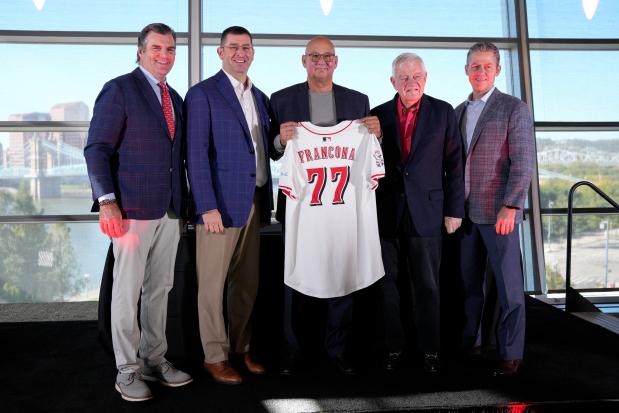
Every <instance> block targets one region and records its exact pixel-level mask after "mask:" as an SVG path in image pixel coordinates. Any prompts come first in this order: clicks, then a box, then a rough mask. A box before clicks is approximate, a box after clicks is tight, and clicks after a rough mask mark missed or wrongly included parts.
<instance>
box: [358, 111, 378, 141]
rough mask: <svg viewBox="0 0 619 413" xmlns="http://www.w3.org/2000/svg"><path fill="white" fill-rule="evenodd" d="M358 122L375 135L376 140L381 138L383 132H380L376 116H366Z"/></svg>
mask: <svg viewBox="0 0 619 413" xmlns="http://www.w3.org/2000/svg"><path fill="white" fill-rule="evenodd" d="M359 122H361V123H363V124H364V125H365V127H366V128H368V131H369V132H370V133H371V134H373V135H375V136H376V137H377V138H378V139H381V138H382V137H383V131H381V130H380V122H379V120H378V117H377V116H366V117H365V118H361V119H359Z"/></svg>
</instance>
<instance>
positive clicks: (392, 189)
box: [371, 94, 464, 238]
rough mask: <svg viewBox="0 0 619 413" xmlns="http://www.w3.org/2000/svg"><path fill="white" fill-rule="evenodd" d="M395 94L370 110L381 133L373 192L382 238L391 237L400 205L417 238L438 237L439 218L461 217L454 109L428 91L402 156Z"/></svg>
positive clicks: (461, 187) (458, 142) (461, 190)
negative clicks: (381, 172) (380, 167)
mask: <svg viewBox="0 0 619 413" xmlns="http://www.w3.org/2000/svg"><path fill="white" fill-rule="evenodd" d="M397 99H399V97H398V95H397V94H396V95H395V97H394V98H393V99H392V100H390V101H388V102H385V103H383V104H382V105H380V106H378V107H376V108H374V109H372V111H371V114H372V115H375V116H378V119H379V120H380V126H381V129H382V131H383V138H382V141H381V146H382V148H383V157H384V159H385V177H384V178H383V179H381V180H380V185H378V189H377V190H376V208H377V213H378V229H379V232H380V235H381V237H389V238H391V237H395V236H396V235H397V232H398V226H399V225H400V221H401V218H402V213H403V211H404V206H405V205H407V206H408V211H409V213H410V216H411V219H412V221H413V224H414V225H415V229H416V230H417V232H418V233H419V235H420V236H422V237H436V236H440V235H441V233H442V232H441V230H442V227H443V217H444V216H450V217H455V218H462V217H464V178H463V176H462V152H461V151H462V149H461V140H460V129H459V128H458V125H457V123H456V116H455V112H454V109H453V108H452V107H451V105H450V104H449V103H447V102H444V101H442V100H439V99H435V98H433V97H431V96H428V95H423V96H422V98H421V106H420V107H419V112H418V113H417V123H416V127H415V133H414V135H413V140H412V144H411V150H410V153H409V156H408V158H407V160H406V161H405V162H404V161H403V160H402V150H401V144H400V126H399V122H398V115H397Z"/></svg>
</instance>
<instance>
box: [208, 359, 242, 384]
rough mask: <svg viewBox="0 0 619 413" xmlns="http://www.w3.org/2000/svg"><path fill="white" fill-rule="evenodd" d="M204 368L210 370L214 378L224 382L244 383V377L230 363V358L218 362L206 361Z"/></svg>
mask: <svg viewBox="0 0 619 413" xmlns="http://www.w3.org/2000/svg"><path fill="white" fill-rule="evenodd" d="M204 368H205V369H206V371H208V372H209V373H210V374H211V376H212V377H213V380H215V381H216V382H218V383H222V384H229V385H235V384H241V383H243V377H241V375H240V374H239V373H238V372H237V371H236V370H235V369H234V367H232V366H231V365H230V362H228V360H224V361H220V362H217V363H207V362H206V361H205V362H204Z"/></svg>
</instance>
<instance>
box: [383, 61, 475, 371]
mask: <svg viewBox="0 0 619 413" xmlns="http://www.w3.org/2000/svg"><path fill="white" fill-rule="evenodd" d="M426 80H427V72H426V69H425V65H424V63H423V60H422V59H421V57H419V56H418V55H416V54H414V53H403V54H401V55H399V56H398V57H396V59H395V60H394V61H393V75H392V76H391V84H392V85H393V87H394V88H395V90H396V91H397V94H396V95H395V97H394V98H393V99H392V100H390V101H388V102H385V103H383V104H382V105H380V106H378V107H376V108H374V109H372V111H371V114H372V115H376V116H377V117H378V119H379V120H380V124H381V125H382V129H383V138H382V141H381V145H382V148H383V156H384V159H385V177H384V178H383V179H382V180H381V183H380V185H379V186H378V189H377V192H376V204H377V213H378V228H379V233H380V242H381V249H382V256H383V264H384V266H385V273H386V274H385V277H383V278H382V279H381V280H380V281H379V286H380V290H381V293H382V309H383V314H384V328H385V347H386V352H387V355H386V360H385V365H384V367H385V368H386V369H387V370H393V369H395V368H396V367H397V366H398V364H399V362H400V360H401V356H402V352H403V350H404V348H405V344H406V343H405V338H404V330H403V327H402V322H401V320H400V292H399V291H398V287H397V279H398V275H399V271H398V269H399V268H403V269H404V268H405V269H406V271H405V272H404V273H403V274H401V275H402V276H404V275H405V274H406V276H407V277H410V281H411V282H412V284H413V290H414V295H413V300H414V308H415V310H414V320H415V325H416V329H417V337H418V339H417V341H418V346H419V348H420V350H421V351H422V353H423V354H424V370H425V371H426V372H429V373H436V372H438V370H439V368H440V362H439V357H438V352H439V349H440V314H439V306H440V300H439V267H440V262H441V237H442V227H443V225H444V226H445V229H446V231H447V233H449V234H451V233H453V232H454V231H456V229H458V227H459V226H460V224H461V221H462V217H463V216H464V182H463V178H462V155H461V143H460V134H459V130H458V126H457V124H456V117H455V113H454V110H453V108H452V107H451V106H450V105H449V104H448V103H446V102H443V101H441V100H438V99H435V98H433V97H431V96H428V95H425V94H424V93H423V92H424V88H425V84H426ZM401 264H403V265H401ZM408 281H409V280H407V282H408Z"/></svg>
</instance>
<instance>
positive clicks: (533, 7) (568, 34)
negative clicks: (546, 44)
mask: <svg viewBox="0 0 619 413" xmlns="http://www.w3.org/2000/svg"><path fill="white" fill-rule="evenodd" d="M527 14H528V16H527V20H528V25H529V36H530V37H533V38H573V39H581V38H589V39H600V38H607V39H610V38H617V37H619V25H617V16H619V2H617V1H599V2H598V1H591V0H583V1H577V0H571V1H557V0H535V1H527Z"/></svg>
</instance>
